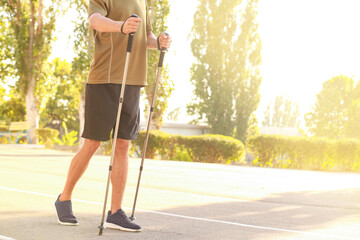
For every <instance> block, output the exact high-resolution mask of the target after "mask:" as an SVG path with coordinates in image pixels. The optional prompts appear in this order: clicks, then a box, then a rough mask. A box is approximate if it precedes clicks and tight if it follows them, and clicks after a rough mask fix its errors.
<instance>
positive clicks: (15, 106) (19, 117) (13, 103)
mask: <svg viewBox="0 0 360 240" xmlns="http://www.w3.org/2000/svg"><path fill="white" fill-rule="evenodd" d="M9 88H10V91H9V94H7V93H6V89H5V88H3V87H2V86H1V85H0V96H1V99H0V121H2V122H7V123H10V122H18V121H24V120H25V114H26V111H25V104H24V101H22V99H21V98H20V97H19V94H17V92H16V88H14V87H11V86H9Z"/></svg>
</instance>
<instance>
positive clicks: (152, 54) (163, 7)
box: [144, 0, 174, 129]
mask: <svg viewBox="0 0 360 240" xmlns="http://www.w3.org/2000/svg"><path fill="white" fill-rule="evenodd" d="M147 4H148V7H149V16H150V19H151V26H152V28H153V33H154V34H155V36H159V35H160V34H161V33H163V32H164V31H166V30H167V24H166V22H167V17H168V15H169V13H170V8H169V2H168V0H159V1H151V0H147ZM158 62H159V52H158V51H149V52H148V66H149V67H148V79H147V80H148V85H147V86H146V87H145V88H144V92H145V97H146V99H147V102H148V103H147V106H146V108H145V113H147V112H148V106H151V101H152V98H153V93H154V86H155V81H156V72H157V69H158ZM162 72H163V74H162V75H163V77H162V79H161V81H160V83H159V85H158V89H157V93H156V102H155V109H154V113H153V116H152V122H153V124H154V126H155V128H156V129H160V128H161V126H162V123H163V116H164V112H165V111H166V110H167V108H168V99H169V98H170V95H171V93H172V91H173V90H174V83H173V81H172V80H171V79H170V77H169V71H168V68H167V66H166V65H165V66H164V68H163V70H162Z"/></svg>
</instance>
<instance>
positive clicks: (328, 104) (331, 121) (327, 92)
mask: <svg viewBox="0 0 360 240" xmlns="http://www.w3.org/2000/svg"><path fill="white" fill-rule="evenodd" d="M354 84H355V82H354V80H353V79H352V78H348V77H344V76H338V77H334V78H332V79H330V80H328V81H326V82H325V83H324V84H323V89H322V90H321V92H320V93H319V94H318V95H317V101H316V104H315V106H314V107H313V110H312V112H310V113H308V114H306V119H305V120H306V126H307V127H308V128H309V131H310V132H311V133H312V134H314V135H315V136H316V137H327V138H332V139H339V138H346V137H357V138H359V137H360V128H359V124H358V121H359V120H360V107H359V106H360V83H358V85H357V86H356V87H354Z"/></svg>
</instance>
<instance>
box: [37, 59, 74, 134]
mask: <svg viewBox="0 0 360 240" xmlns="http://www.w3.org/2000/svg"><path fill="white" fill-rule="evenodd" d="M49 68H50V71H51V72H52V77H51V78H49V80H48V81H47V82H46V83H44V85H43V88H44V91H46V95H44V96H43V98H46V100H45V101H44V103H45V104H43V106H42V107H41V108H40V109H41V112H40V125H41V126H49V127H51V128H54V129H58V130H59V131H60V128H61V125H62V123H63V122H66V123H67V127H68V128H69V129H70V130H74V131H78V130H79V121H78V120H79V117H78V107H79V100H80V96H79V94H80V93H79V88H78V85H77V83H76V79H75V78H73V76H72V74H71V73H72V66H71V64H69V63H68V62H66V60H60V59H59V58H55V59H54V60H53V62H52V63H49Z"/></svg>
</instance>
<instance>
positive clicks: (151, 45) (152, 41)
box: [147, 31, 158, 49]
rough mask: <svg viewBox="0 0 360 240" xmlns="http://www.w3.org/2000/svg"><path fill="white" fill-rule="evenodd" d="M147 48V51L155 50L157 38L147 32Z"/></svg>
mask: <svg viewBox="0 0 360 240" xmlns="http://www.w3.org/2000/svg"><path fill="white" fill-rule="evenodd" d="M147 48H148V49H157V48H158V45H157V37H156V36H155V34H154V33H153V32H151V31H150V32H147Z"/></svg>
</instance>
